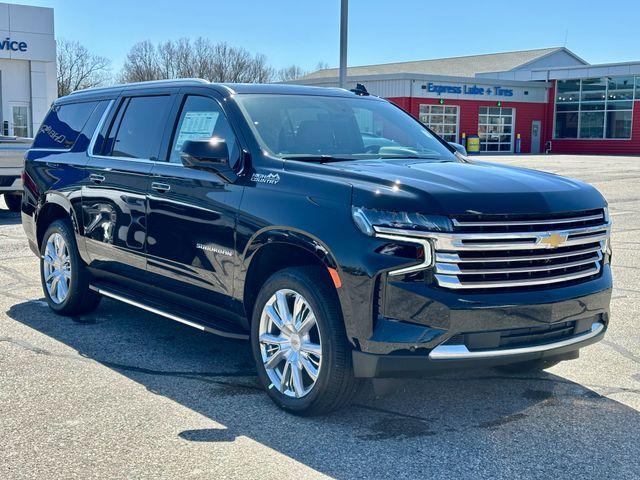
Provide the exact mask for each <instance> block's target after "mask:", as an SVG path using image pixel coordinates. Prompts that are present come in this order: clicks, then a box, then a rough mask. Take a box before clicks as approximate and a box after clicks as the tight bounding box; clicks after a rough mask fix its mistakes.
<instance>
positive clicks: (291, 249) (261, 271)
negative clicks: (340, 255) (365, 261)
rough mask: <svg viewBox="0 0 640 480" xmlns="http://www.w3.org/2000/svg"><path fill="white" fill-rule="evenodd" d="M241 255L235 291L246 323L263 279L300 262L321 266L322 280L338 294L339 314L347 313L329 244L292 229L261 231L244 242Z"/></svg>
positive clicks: (249, 320)
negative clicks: (323, 273) (238, 294)
mask: <svg viewBox="0 0 640 480" xmlns="http://www.w3.org/2000/svg"><path fill="white" fill-rule="evenodd" d="M242 258H243V262H242V266H241V272H240V275H239V285H238V287H239V288H238V292H239V293H240V294H241V295H242V299H241V300H242V304H243V306H244V310H245V315H246V318H247V321H248V323H249V324H250V322H251V318H252V315H253V308H254V306H255V300H256V298H257V296H258V292H259V291H260V288H261V287H262V285H263V284H264V282H265V281H266V280H267V279H268V278H269V277H270V276H271V275H273V274H274V273H276V272H277V271H280V270H283V269H285V268H289V267H296V266H303V265H317V266H320V267H323V270H324V272H325V274H326V277H325V278H326V280H327V281H328V282H329V283H330V285H331V286H332V287H333V288H334V289H335V291H336V293H337V295H338V298H339V301H340V306H341V308H342V314H343V316H346V315H347V314H348V313H349V312H350V307H349V300H348V298H347V296H346V295H345V294H344V292H343V290H344V289H343V288H342V286H341V280H340V279H341V278H342V274H341V272H340V267H339V264H338V262H337V261H336V258H335V257H334V255H333V253H332V252H331V251H330V249H329V247H328V246H327V245H325V244H324V243H323V242H322V241H321V240H319V239H317V238H315V237H314V236H313V235H311V234H309V233H307V232H303V231H301V230H297V229H293V228H271V229H267V230H263V231H260V232H258V233H256V234H255V235H254V236H253V237H252V239H251V240H250V241H249V242H248V243H247V246H246V248H245V250H244V253H243V256H242Z"/></svg>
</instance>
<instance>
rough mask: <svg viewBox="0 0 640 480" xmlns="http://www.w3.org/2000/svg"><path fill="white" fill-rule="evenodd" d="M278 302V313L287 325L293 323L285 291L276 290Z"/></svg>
mask: <svg viewBox="0 0 640 480" xmlns="http://www.w3.org/2000/svg"><path fill="white" fill-rule="evenodd" d="M276 302H277V303H278V313H279V314H280V318H281V319H282V321H283V322H284V324H285V325H291V312H290V311H289V305H288V304H287V296H286V294H285V293H284V292H282V291H279V292H276Z"/></svg>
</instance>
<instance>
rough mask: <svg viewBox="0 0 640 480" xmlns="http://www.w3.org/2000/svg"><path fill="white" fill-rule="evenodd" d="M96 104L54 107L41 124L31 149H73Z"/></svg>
mask: <svg viewBox="0 0 640 480" xmlns="http://www.w3.org/2000/svg"><path fill="white" fill-rule="evenodd" d="M97 104H98V102H85V103H67V104H63V105H54V106H53V107H51V110H49V113H48V114H47V116H46V118H45V119H44V121H43V122H42V125H41V126H40V129H39V130H38V133H37V134H36V138H35V140H34V141H33V148H48V149H67V148H71V147H73V144H74V143H75V142H76V140H77V139H78V136H79V135H80V132H82V129H83V127H84V125H85V123H87V120H88V119H89V117H90V116H91V113H92V112H93V110H94V109H95V108H96V105H97Z"/></svg>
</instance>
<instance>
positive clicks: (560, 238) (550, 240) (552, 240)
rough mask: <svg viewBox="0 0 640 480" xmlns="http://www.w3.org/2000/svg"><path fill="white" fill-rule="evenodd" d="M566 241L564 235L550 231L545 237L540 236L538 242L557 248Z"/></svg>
mask: <svg viewBox="0 0 640 480" xmlns="http://www.w3.org/2000/svg"><path fill="white" fill-rule="evenodd" d="M566 241H567V236H566V235H560V234H559V233H550V234H549V235H547V236H546V237H542V238H541V239H540V241H539V242H538V243H541V244H542V245H548V246H549V248H558V247H559V246H560V245H562V244H563V243H564V242H566Z"/></svg>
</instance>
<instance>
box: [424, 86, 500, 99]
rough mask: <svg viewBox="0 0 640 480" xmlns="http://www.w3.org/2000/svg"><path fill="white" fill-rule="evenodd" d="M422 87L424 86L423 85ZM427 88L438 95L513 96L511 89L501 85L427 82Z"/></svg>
mask: <svg viewBox="0 0 640 480" xmlns="http://www.w3.org/2000/svg"><path fill="white" fill-rule="evenodd" d="M423 88H424V87H423ZM427 90H428V91H429V92H431V93H435V94H437V95H438V96H440V95H442V94H443V93H449V94H454V95H484V96H490V95H497V96H499V97H513V90H512V89H510V88H502V87H498V86H497V87H478V86H477V85H440V84H437V83H429V85H427Z"/></svg>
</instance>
